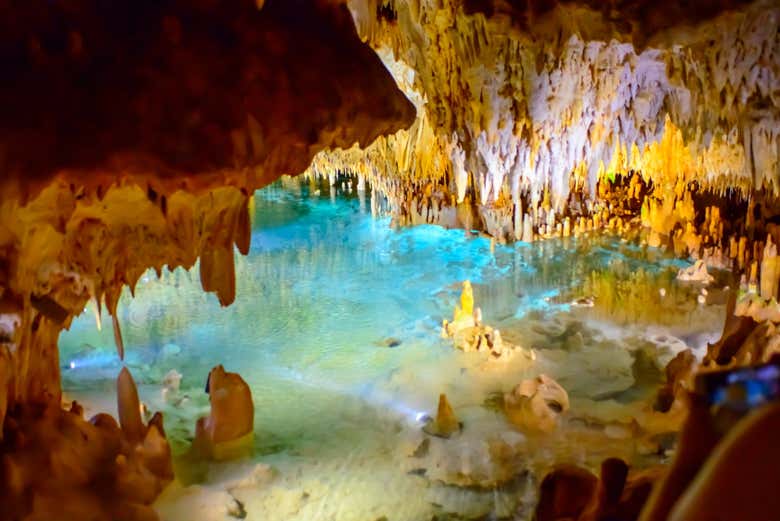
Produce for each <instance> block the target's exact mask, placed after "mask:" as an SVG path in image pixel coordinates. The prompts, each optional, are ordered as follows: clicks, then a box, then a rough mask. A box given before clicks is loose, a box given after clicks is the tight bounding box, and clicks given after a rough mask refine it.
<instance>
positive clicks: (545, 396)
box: [504, 374, 569, 433]
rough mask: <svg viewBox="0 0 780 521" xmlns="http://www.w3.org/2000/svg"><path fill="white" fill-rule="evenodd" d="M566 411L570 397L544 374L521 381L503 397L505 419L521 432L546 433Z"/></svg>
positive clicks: (550, 430) (553, 427)
mask: <svg viewBox="0 0 780 521" xmlns="http://www.w3.org/2000/svg"><path fill="white" fill-rule="evenodd" d="M568 409H569V395H568V394H567V393H566V391H565V390H564V388H563V387H561V386H560V385H559V384H558V382H556V381H555V380H553V379H552V378H550V377H549V376H547V375H544V374H542V375H539V376H537V377H536V378H533V379H529V380H523V381H522V382H520V383H519V384H517V386H515V388H514V389H512V392H510V393H507V394H505V395H504V412H505V413H506V416H507V419H508V420H509V421H510V422H511V423H512V425H514V426H516V427H517V428H518V429H520V430H522V431H524V432H530V433H549V432H552V431H554V430H555V429H556V428H557V427H558V418H559V416H560V415H561V413H565V412H566V411H567V410H568Z"/></svg>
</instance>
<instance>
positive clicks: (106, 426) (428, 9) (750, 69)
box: [0, 0, 780, 519]
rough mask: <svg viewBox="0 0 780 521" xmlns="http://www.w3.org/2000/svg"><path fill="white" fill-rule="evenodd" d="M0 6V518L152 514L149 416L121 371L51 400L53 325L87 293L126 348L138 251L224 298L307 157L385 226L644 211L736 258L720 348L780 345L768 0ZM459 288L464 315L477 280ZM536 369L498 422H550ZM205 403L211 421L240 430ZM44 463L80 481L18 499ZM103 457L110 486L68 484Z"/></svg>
mask: <svg viewBox="0 0 780 521" xmlns="http://www.w3.org/2000/svg"><path fill="white" fill-rule="evenodd" d="M109 4H110V5H109ZM344 4H346V7H345V5H344ZM0 13H2V14H3V15H4V16H0V56H2V63H3V67H4V69H3V73H4V75H5V77H7V78H10V79H11V80H12V81H4V82H2V83H0V97H1V98H2V99H3V100H4V105H3V108H2V109H0V114H1V115H2V117H0V427H2V428H1V429H0V432H2V433H3V439H2V445H0V458H1V459H2V465H3V474H2V476H3V477H2V480H3V485H5V486H4V487H3V488H2V494H4V496H3V497H2V498H1V499H3V508H6V505H8V507H7V508H8V509H9V510H8V511H10V512H11V514H10V518H11V519H17V518H24V517H26V516H28V515H31V516H32V519H36V518H41V519H44V518H47V517H46V516H47V515H48V513H49V512H51V511H52V509H54V508H55V505H61V504H64V503H65V502H63V501H62V498H64V497H70V498H71V499H72V501H69V502H68V504H69V505H71V507H69V508H70V510H68V511H67V512H64V513H62V516H61V517H62V518H68V517H70V518H73V519H83V518H87V517H90V516H92V517H98V518H100V517H101V516H102V517H109V518H110V517H112V516H113V513H114V511H115V509H117V508H122V509H123V511H124V512H128V513H129V514H128V516H129V517H130V518H131V519H154V513H153V512H150V510H149V509H148V508H147V506H146V505H148V504H149V502H150V501H151V500H152V499H153V497H154V495H156V494H157V493H158V492H159V490H160V488H161V487H162V485H163V484H164V483H165V482H166V481H167V480H169V479H170V472H169V471H170V469H169V467H167V466H166V465H167V464H166V461H167V459H168V456H169V455H168V453H167V442H165V438H164V431H163V429H162V421H161V419H160V417H156V419H153V421H152V422H151V423H150V424H147V425H144V424H143V422H142V421H141V419H140V417H139V414H137V410H136V409H137V406H138V397H137V392H136V390H135V384H134V383H133V381H132V377H131V376H130V375H129V373H127V372H125V371H123V372H122V373H121V374H120V376H119V380H118V390H119V392H118V394H119V397H120V402H119V405H120V407H119V410H120V425H121V427H120V425H117V424H116V422H115V421H114V420H112V419H110V418H108V417H106V416H98V417H96V418H94V419H93V421H92V422H91V423H90V422H87V421H85V420H84V419H83V418H81V414H80V411H79V408H78V407H75V406H74V407H73V408H72V411H70V412H68V411H63V410H62V409H61V406H60V398H61V390H60V380H59V371H60V369H59V360H58V353H57V337H58V335H59V332H60V331H61V330H62V329H63V328H66V327H68V326H69V324H70V321H71V319H72V317H73V316H75V315H76V314H78V313H80V312H82V311H83V310H84V308H85V305H86V304H87V302H92V303H94V306H95V307H96V309H98V310H99V309H101V308H103V307H105V308H106V309H107V310H108V311H109V313H110V314H111V316H112V327H113V329H114V335H115V339H116V344H117V351H118V355H119V357H120V358H121V357H123V355H124V352H125V348H126V347H127V348H128V349H131V348H132V346H125V345H124V342H123V339H122V333H121V324H120V322H119V320H118V318H117V315H116V306H117V302H118V299H119V295H120V293H121V290H122V288H123V287H124V286H125V285H126V286H128V287H130V288H131V290H132V288H133V287H134V286H135V284H136V282H137V281H138V279H139V277H140V276H141V274H142V273H144V272H145V271H146V270H147V269H149V268H154V269H155V270H157V271H158V273H159V272H160V271H161V270H162V268H163V267H164V266H168V268H169V269H173V268H175V267H178V266H184V267H190V266H192V265H194V264H195V263H196V262H198V261H199V262H200V274H201V283H202V286H203V289H204V290H205V291H208V292H214V293H216V295H217V296H218V298H219V301H220V302H221V303H222V304H223V305H228V304H230V303H231V302H232V301H233V299H234V297H235V271H234V265H233V261H234V258H233V256H234V247H236V248H237V249H238V251H239V252H241V253H246V252H248V250H249V245H250V240H251V226H250V213H249V205H250V198H251V194H252V193H253V191H254V190H255V189H256V188H258V187H261V186H263V185H265V184H267V183H268V182H270V181H272V180H274V179H276V178H278V177H279V176H280V175H282V174H296V173H298V172H301V171H303V170H304V169H306V168H307V165H310V164H311V166H310V168H309V174H310V175H324V176H334V173H335V172H337V171H340V172H344V173H348V174H353V175H356V176H358V177H359V179H360V182H359V183H358V184H359V186H362V187H365V186H366V184H370V185H371V188H372V193H371V198H372V209H374V210H375V211H378V208H379V207H380V204H379V202H378V199H379V198H382V197H384V198H385V199H387V202H388V204H389V208H390V210H391V212H392V213H393V215H394V217H395V218H396V219H397V220H398V221H399V222H401V223H410V224H416V223H425V222H429V223H439V224H443V225H447V226H460V227H463V228H465V229H468V230H474V229H477V230H483V231H486V232H488V233H489V234H490V235H491V236H493V237H494V238H496V239H497V240H499V241H509V240H525V241H532V240H536V239H540V238H547V237H568V236H569V235H574V236H578V235H582V234H586V233H590V232H592V231H596V230H604V231H608V232H615V233H623V234H627V233H634V232H636V233H637V234H638V230H640V229H641V230H642V232H641V237H642V240H643V241H644V242H645V243H646V244H648V245H650V246H664V247H666V248H668V249H669V250H670V251H673V252H674V253H675V254H677V255H682V256H692V257H694V258H696V259H700V260H701V261H702V264H701V266H704V271H702V270H701V269H700V270H699V271H698V275H699V276H703V273H705V272H706V265H710V266H713V265H714V266H719V267H731V268H734V270H735V272H736V273H737V275H739V276H742V278H743V284H741V288H742V289H744V290H745V291H746V292H745V294H744V295H743V297H742V298H741V299H740V301H739V303H736V304H735V305H734V306H732V308H731V309H732V310H734V311H736V312H737V313H738V314H739V315H740V316H743V317H750V319H749V320H748V319H747V318H745V319H744V320H742V319H740V320H738V321H736V322H731V323H730V324H729V326H728V327H727V330H725V331H724V338H723V339H722V340H721V341H720V342H718V343H717V344H715V345H713V346H711V348H710V353H709V355H708V361H709V362H711V363H717V364H728V363H748V362H751V361H756V360H764V359H766V358H767V357H768V356H770V355H771V353H772V352H774V351H776V350H777V346H778V345H779V344H778V341H777V339H778V338H780V334H778V333H777V332H776V327H775V326H774V324H772V323H766V321H767V320H774V319H777V318H778V317H780V307H778V305H777V302H776V299H777V295H778V284H780V270H778V266H777V258H776V257H777V252H776V244H777V243H778V240H780V227H778V226H777V225H776V224H774V223H773V222H771V218H772V217H774V216H776V215H778V214H780V205H778V204H777V197H778V195H780V193H779V192H778V190H780V176H779V175H778V174H780V95H779V94H778V93H779V92H780V37H779V36H778V31H777V27H778V25H780V5H778V3H777V1H776V0H754V1H752V2H747V1H744V0H720V1H715V2H705V1H703V0H695V1H692V2H681V3H669V2H667V3H658V2H652V1H650V0H631V1H627V2H616V1H607V2H597V1H595V0H582V1H581V2H572V1H559V2H556V1H552V0H551V1H543V0H531V1H525V0H442V1H437V2H434V1H432V0H345V1H344V2H340V1H337V0H314V1H311V2H307V1H304V0H268V1H267V2H264V1H256V2H252V1H250V0H240V1H236V2H232V3H230V4H229V5H222V4H220V3H217V2H215V1H213V0H194V1H185V0H166V1H164V2H151V1H143V2H134V3H121V2H120V3H116V2H113V3H106V2H100V1H97V0H75V1H70V2H60V1H55V2H45V1H43V0H33V1H29V2H24V3H18V2H17V3H11V2H7V1H2V0H0ZM361 40H362V41H361ZM364 42H365V43H368V45H365V44H364ZM372 47H373V50H372ZM374 51H375V52H374ZM380 58H381V61H380ZM383 64H384V67H383ZM388 71H389V72H388ZM393 80H395V83H394V81H393ZM396 84H397V86H396ZM399 87H400V89H401V90H402V91H403V93H404V94H405V95H406V97H404V95H402V93H401V92H400V91H399ZM415 109H416V119H414V114H415ZM410 125H411V126H410ZM393 132H394V133H393ZM385 134H389V135H385ZM321 151H322V152H321ZM318 152H321V153H319V155H317V154H318ZM315 155H316V156H315ZM312 158H313V161H312ZM464 293H466V292H465V291H464ZM467 296H468V295H467ZM472 297H473V296H472ZM461 306H462V307H461V310H462V314H463V315H464V316H465V321H469V320H471V321H473V324H471V325H470V326H469V327H479V322H480V320H479V319H478V317H476V316H475V313H474V312H475V311H476V310H469V311H466V310H467V308H469V307H473V298H472V299H471V300H469V298H465V300H463V301H462V303H461ZM97 315H98V316H99V313H98V314H97ZM457 318H461V317H460V316H456V319H457ZM456 322H457V320H456ZM759 322H765V324H764V325H763V326H759V327H758V328H754V327H753V326H755V324H756V323H759ZM491 334H492V335H493V336H492V338H493V340H492V342H493V344H494V345H495V344H496V341H495V337H499V338H500V335H498V333H497V332H495V331H493V332H492V333H491ZM486 338H487V337H486ZM488 344H490V342H488ZM540 378H541V377H540ZM216 380H219V378H216V377H215V381H216ZM673 380H674V379H673ZM553 384H554V382H552V383H551V382H548V381H547V380H545V379H544V378H541V379H540V380H538V381H534V382H531V383H525V382H524V384H521V385H520V386H518V388H517V389H516V390H515V391H514V392H513V393H511V394H510V395H509V396H507V397H506V403H507V414H508V416H509V417H510V420H512V421H513V422H515V423H516V424H517V425H518V426H520V427H521V428H523V429H529V430H540V431H543V432H545V431H549V430H551V429H553V428H554V427H555V419H556V416H557V414H558V413H559V412H561V411H563V410H565V408H566V407H567V406H568V399H567V397H566V393H565V391H563V389H560V388H559V387H556V386H555V385H553ZM238 387H240V386H238ZM240 393H243V391H241V392H240ZM672 394H674V392H672ZM212 399H214V397H212ZM250 403H251V397H250ZM445 403H446V400H445ZM241 404H242V405H243V406H246V396H245V393H244V398H243V401H241ZM553 404H555V405H554V406H553ZM214 410H216V411H219V410H221V409H220V408H219V407H215V409H214ZM212 412H214V411H212ZM245 412H246V411H245ZM217 415H219V412H217ZM240 416H241V417H242V418H243V419H246V414H244V415H240ZM212 419H214V418H212ZM207 423H208V422H204V424H203V429H202V430H201V432H202V433H203V434H202V435H203V436H205V437H206V438H208V439H210V440H211V442H219V441H222V440H231V439H234V436H233V434H235V435H238V436H239V437H240V436H241V435H243V434H246V432H244V430H243V427H242V430H241V433H238V432H236V433H231V434H229V435H225V436H222V435H218V434H217V433H216V432H215V431H213V429H211V430H210V427H213V425H215V424H220V422H219V421H216V423H212V424H207ZM249 423H250V424H251V421H250V422H249ZM53 424H58V425H60V426H61V427H62V428H61V429H59V430H56V429H55V430H52V429H51V428H50V427H51V425H53ZM242 426H244V427H245V425H243V423H242ZM448 430H449V429H448ZM52 432H56V433H57V434H56V435H55V434H52ZM52 436H53V437H52ZM82 440H96V441H94V442H89V443H85V442H83V441H82ZM71 442H72V443H71ZM42 447H45V451H43V452H41V450H42V449H41V448H42ZM60 449H62V452H57V451H60ZM41 454H44V455H45V454H48V455H52V454H54V455H55V456H57V457H53V458H49V459H48V460H46V462H45V464H44V463H42V462H41V461H42V460H40V459H39V458H40V457H41ZM59 455H63V456H62V457H61V458H60V457H59ZM33 466H35V467H36V468H39V470H38V471H37V472H39V473H40V474H38V475H31V474H30V473H29V472H28V471H27V470H25V469H29V468H32V467H33ZM40 469H49V470H50V472H49V473H48V475H46V474H43V473H44V472H45V470H40ZM106 469H107V470H106ZM41 475H44V476H45V477H47V478H50V479H52V480H56V481H59V480H61V479H64V476H66V475H67V476H68V478H69V480H70V481H69V482H70V483H72V485H73V489H72V490H71V489H68V490H65V489H62V490H60V489H54V490H53V491H52V493H51V494H49V495H43V496H40V498H38V496H35V494H33V495H32V496H31V495H30V494H29V491H30V490H38V489H39V488H40V486H41V484H40V482H39V480H40V479H41ZM139 475H143V476H144V478H143V479H139V480H136V478H137V477H138V476H139ZM106 476H109V477H110V478H111V479H107V480H102V478H104V477H106ZM149 476H152V477H151V478H150V477H149ZM96 477H97V478H101V479H99V480H98V481H99V482H100V483H101V486H102V484H103V483H104V482H105V486H106V487H108V488H107V489H106V490H102V489H101V490H98V491H92V492H85V490H87V487H86V484H87V483H92V482H93V481H92V480H93V479H97V478H96ZM109 483H110V485H109ZM111 487H114V488H111ZM103 493H104V494H105V496H104V495H101V494H103ZM58 494H60V495H58ZM105 497H111V498H112V502H110V503H109V502H107V501H106V500H105ZM75 498H78V499H75ZM133 516H135V517H133Z"/></svg>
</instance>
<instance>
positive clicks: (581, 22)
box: [310, 0, 780, 270]
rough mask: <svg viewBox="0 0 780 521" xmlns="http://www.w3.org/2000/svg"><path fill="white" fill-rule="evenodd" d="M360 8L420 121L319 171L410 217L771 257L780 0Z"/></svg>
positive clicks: (701, 253)
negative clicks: (768, 234) (768, 228)
mask: <svg viewBox="0 0 780 521" xmlns="http://www.w3.org/2000/svg"><path fill="white" fill-rule="evenodd" d="M700 4H701V5H700ZM350 6H351V8H352V12H353V16H354V17H355V20H356V24H357V26H358V29H359V31H360V33H361V35H363V36H364V37H365V38H367V39H368V41H369V43H371V45H372V46H374V47H375V48H376V49H377V52H378V53H379V55H380V56H382V57H383V59H384V61H385V62H386V64H387V66H388V68H389V69H390V70H391V71H392V73H393V75H394V77H395V78H396V81H397V82H398V84H399V86H400V87H401V88H402V89H404V91H405V92H406V93H407V96H408V97H409V98H410V99H411V100H413V101H414V103H415V105H416V106H417V113H418V117H417V120H416V121H415V123H414V125H413V126H412V127H411V128H410V129H408V130H402V131H399V132H398V133H396V134H395V135H393V136H389V137H385V138H380V139H379V140H377V141H376V142H375V143H374V144H373V145H372V146H370V147H368V148H366V149H360V148H357V147H353V148H350V149H346V150H333V151H329V152H323V153H321V154H320V155H318V156H317V157H316V158H315V159H314V161H313V163H312V166H311V168H310V172H311V173H312V174H314V175H317V174H320V175H323V174H325V173H327V172H329V171H333V170H338V171H342V172H346V173H352V174H355V175H358V176H359V177H360V178H361V179H368V180H369V181H370V182H371V184H372V186H373V187H374V188H375V189H376V190H377V191H378V192H380V193H381V194H383V195H384V196H385V197H387V199H388V201H389V204H390V209H391V212H392V213H393V214H394V216H395V217H396V218H397V219H398V220H399V221H401V222H405V223H411V224H415V223H420V222H434V223H440V224H444V225H448V226H461V227H464V228H467V229H470V228H478V229H482V230H486V231H487V232H488V233H490V234H491V235H493V236H494V237H496V238H498V239H500V240H521V239H522V240H526V241H530V240H533V239H534V238H543V237H549V236H568V235H569V234H575V235H578V234H581V233H584V232H587V231H590V230H594V229H600V228H605V229H608V230H610V231H618V232H622V231H625V230H626V229H627V228H628V227H629V226H637V225H640V226H642V227H644V228H645V229H646V230H647V233H648V237H647V242H648V243H649V244H651V245H656V246H658V245H663V244H666V241H670V242H672V243H673V247H674V249H675V251H676V252H677V253H680V254H692V255H694V256H697V257H700V258H706V259H707V260H708V262H711V263H716V264H718V263H720V264H723V263H726V264H729V265H730V264H731V263H732V262H733V261H736V263H737V264H738V266H739V269H740V270H743V269H746V268H748V269H749V267H750V263H751V262H752V261H754V260H756V259H758V258H760V256H761V255H760V253H759V254H756V253H757V252H760V251H762V250H761V248H763V245H762V244H760V241H757V242H756V243H755V244H752V241H753V239H754V238H755V237H757V236H761V232H762V229H763V224H762V223H761V222H760V221H761V219H755V218H754V216H753V215H752V214H753V213H756V214H762V215H764V214H766V215H770V214H771V213H766V212H767V211H768V207H772V203H771V200H772V199H773V198H774V197H775V196H776V195H777V194H778V192H777V190H778V174H779V173H780V161H778V154H779V152H778V144H780V133H779V132H778V130H777V129H778V128H780V125H778V123H780V121H779V119H778V118H780V111H779V110H778V109H780V98H778V96H777V89H778V86H780V65H779V64H780V47H779V46H780V43H779V42H778V38H777V31H776V27H777V25H778V22H780V5H778V4H777V2H775V1H768V0H758V1H755V2H752V3H749V2H742V1H740V2H736V1H728V2H708V3H706V5H705V3H703V2H697V3H686V4H685V5H684V6H677V5H676V4H674V6H672V5H669V6H667V5H664V6H660V5H658V6H656V5H651V4H650V3H649V2H644V1H637V2H628V3H615V2H608V3H596V2H581V3H575V2H498V1H490V0H488V1H482V2H459V1H454V0H452V1H446V2H443V3H441V2H430V1H426V0H393V1H377V0H352V1H351V2H350ZM380 7H382V8H381V9H380ZM770 212H771V211H770ZM724 218H725V223H724ZM702 220H703V221H704V222H703V223H702V222H701V221H702ZM754 225H758V228H757V229H756V230H755V233H754V230H752V228H753V226H754ZM756 234H757V235H756Z"/></svg>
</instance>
